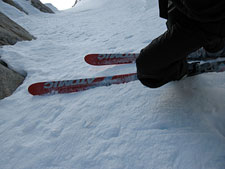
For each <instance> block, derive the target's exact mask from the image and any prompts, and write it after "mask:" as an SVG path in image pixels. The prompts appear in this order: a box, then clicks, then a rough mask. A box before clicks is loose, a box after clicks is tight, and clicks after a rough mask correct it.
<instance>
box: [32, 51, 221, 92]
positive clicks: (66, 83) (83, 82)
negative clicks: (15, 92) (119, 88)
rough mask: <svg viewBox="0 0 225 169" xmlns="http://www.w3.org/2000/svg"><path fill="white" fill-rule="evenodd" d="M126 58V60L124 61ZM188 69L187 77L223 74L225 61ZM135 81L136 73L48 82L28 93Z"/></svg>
mask: <svg viewBox="0 0 225 169" xmlns="http://www.w3.org/2000/svg"><path fill="white" fill-rule="evenodd" d="M115 55H116V56H115ZM92 57H93V58H92ZM136 57H138V54H127V55H124V54H105V55H99V54H90V55H87V56H86V57H85V61H87V62H89V63H91V64H92V63H93V60H94V64H95V65H111V64H125V63H127V64H128V63H133V62H134V61H135V58H136ZM96 58H97V61H96ZM121 58H122V59H121ZM124 58H126V59H125V60H124ZM127 58H129V59H127ZM103 62H104V63H103ZM118 62H119V63H118ZM188 69H189V71H188V74H187V76H195V75H198V74H201V73H207V72H223V71H225V61H210V62H208V61H207V62H204V63H202V64H200V62H192V63H189V67H188ZM134 80H137V74H136V73H130V74H121V75H115V76H105V77H95V78H84V79H75V80H62V81H46V82H40V83H34V84H32V85H31V86H30V87H29V88H28V91H29V93H30V94H32V95H45V94H58V93H59V94H60V93H72V92H79V91H84V90H88V89H92V88H96V87H101V86H109V85H113V84H122V83H128V82H131V81H134Z"/></svg>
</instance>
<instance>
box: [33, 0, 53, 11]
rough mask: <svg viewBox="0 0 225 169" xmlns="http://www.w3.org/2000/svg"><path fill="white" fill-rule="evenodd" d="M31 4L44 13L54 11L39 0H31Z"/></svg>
mask: <svg viewBox="0 0 225 169" xmlns="http://www.w3.org/2000/svg"><path fill="white" fill-rule="evenodd" d="M31 5H33V6H34V7H35V8H37V9H39V10H40V11H42V12H45V13H54V12H53V11H52V10H51V9H50V8H49V7H47V6H45V5H44V4H42V3H41V2H40V1H39V0H31Z"/></svg>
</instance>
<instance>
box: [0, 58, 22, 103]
mask: <svg viewBox="0 0 225 169" xmlns="http://www.w3.org/2000/svg"><path fill="white" fill-rule="evenodd" d="M1 63H4V62H2V61H1V60H0V75H1V76H0V99H3V98H5V97H8V96H10V95H11V94H12V93H13V92H14V91H15V90H16V89H17V87H18V86H19V85H20V84H22V83H23V81H24V77H23V76H22V75H20V74H18V73H16V72H15V71H12V70H10V69H9V68H7V67H5V66H4V65H3V64H1ZM4 64H5V63H4Z"/></svg>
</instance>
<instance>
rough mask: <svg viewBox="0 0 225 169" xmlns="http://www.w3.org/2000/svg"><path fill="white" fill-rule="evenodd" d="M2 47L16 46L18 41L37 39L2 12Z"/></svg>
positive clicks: (0, 34)
mask: <svg viewBox="0 0 225 169" xmlns="http://www.w3.org/2000/svg"><path fill="white" fill-rule="evenodd" d="M0 20H1V22H0V46H1V45H14V44H15V43H16V42H17V41H22V40H32V39H35V37H34V36H32V35H31V34H30V33H29V32H27V31H26V30H25V29H24V28H22V27H21V26H20V25H18V24H17V23H15V22H14V21H12V20H11V19H10V18H8V17H7V16H5V15H4V14H3V13H1V12H0Z"/></svg>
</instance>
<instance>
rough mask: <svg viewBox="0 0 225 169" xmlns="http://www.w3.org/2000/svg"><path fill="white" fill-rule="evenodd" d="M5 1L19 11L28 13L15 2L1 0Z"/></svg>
mask: <svg viewBox="0 0 225 169" xmlns="http://www.w3.org/2000/svg"><path fill="white" fill-rule="evenodd" d="M2 1H3V2H5V3H8V4H9V5H12V6H14V7H15V8H17V9H19V10H20V11H21V12H24V13H25V14H27V15H28V12H26V11H25V10H24V9H23V8H22V7H21V6H20V5H19V4H17V3H16V2H14V1H12V0H2Z"/></svg>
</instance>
